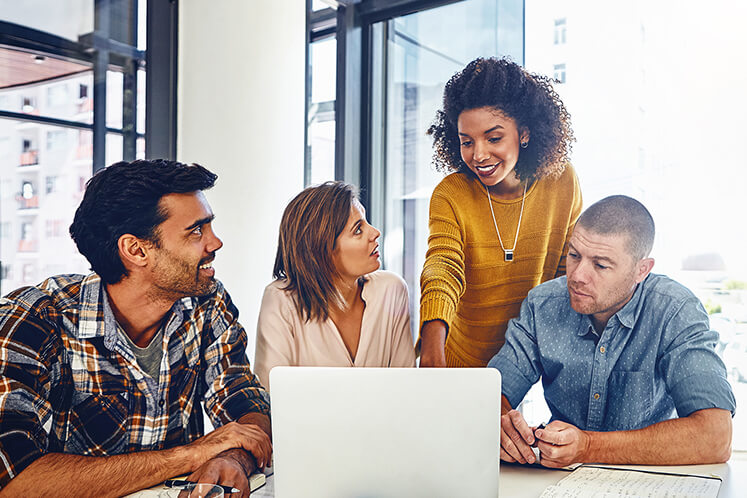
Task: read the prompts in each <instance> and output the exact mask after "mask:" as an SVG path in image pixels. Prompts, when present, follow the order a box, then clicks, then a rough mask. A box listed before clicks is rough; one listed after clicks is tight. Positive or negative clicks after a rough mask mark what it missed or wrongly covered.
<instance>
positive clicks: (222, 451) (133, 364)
mask: <svg viewBox="0 0 747 498" xmlns="http://www.w3.org/2000/svg"><path fill="white" fill-rule="evenodd" d="M216 178H217V176H216V175H215V174H213V173H211V172H210V171H208V170H207V169H205V168H203V167H202V166H198V165H189V166H188V165H185V164H181V163H177V162H170V161H134V162H132V163H126V162H121V163H117V164H114V165H112V166H110V167H109V168H107V169H105V170H103V171H101V172H99V173H98V174H96V175H95V176H94V177H93V178H92V179H91V180H90V181H89V182H88V186H87V188H86V192H85V195H84V197H83V201H82V202H81V204H80V206H79V207H78V210H77V211H76V213H75V219H74V221H73V224H72V225H71V226H70V234H71V235H72V237H73V239H74V240H75V243H76V244H77V246H78V249H79V250H80V252H81V253H82V254H83V255H84V256H85V257H86V258H87V259H88V261H89V262H90V264H91V268H92V269H93V271H94V273H91V274H89V275H88V276H83V275H60V276H56V277H51V278H49V279H47V280H45V281H44V282H42V283H41V284H39V285H38V286H36V287H25V288H22V289H18V290H16V291H14V292H12V293H11V294H9V295H7V296H5V297H4V298H2V299H0V375H1V377H0V488H2V491H4V492H5V494H8V495H11V496H27V495H34V496H36V495H41V496H53V495H57V494H59V493H60V492H62V493H64V494H66V495H68V494H69V495H73V494H86V495H88V494H92V495H99V494H105V495H112V496H115V495H116V496H119V495H123V494H127V493H129V492H132V491H136V490H138V489H142V488H146V487H149V486H152V485H154V484H157V483H159V482H161V481H163V480H165V479H167V478H170V477H172V476H176V475H180V474H185V473H186V474H190V476H189V479H190V480H195V481H200V482H213V483H220V484H224V485H228V486H233V487H236V488H239V489H240V490H242V492H243V494H244V495H248V494H249V484H248V476H249V474H250V473H251V472H252V471H253V470H255V469H256V468H262V466H264V465H265V464H267V463H268V462H269V461H270V457H271V452H272V446H271V443H270V438H269V435H270V420H269V411H270V407H269V403H268V396H267V394H266V392H265V391H264V390H263V389H262V387H261V386H260V384H259V382H258V381H257V378H256V377H255V376H254V374H253V373H252V371H251V369H250V367H249V361H248V360H247V357H246V353H245V349H246V341H247V338H246V333H245V332H244V329H243V327H242V326H241V325H240V324H239V322H238V311H237V310H236V307H235V306H234V305H233V303H232V302H231V299H230V297H229V295H228V293H227V292H226V290H225V289H224V288H223V286H222V284H221V283H220V282H219V281H217V280H216V279H215V277H214V275H215V270H214V269H213V268H212V262H213V259H214V258H215V252H216V251H217V250H218V249H220V248H221V246H222V245H223V243H222V242H221V240H220V239H219V238H218V237H217V236H216V235H215V233H214V232H213V229H212V226H211V222H212V220H213V217H214V216H213V213H212V211H211V209H210V206H209V205H208V203H207V200H206V199H205V196H204V194H203V192H202V191H203V190H206V189H208V188H210V187H212V186H213V184H214V183H215V180H216ZM201 403H204V405H205V411H206V412H207V414H208V416H209V417H210V420H211V421H212V423H213V425H214V426H216V427H217V429H216V430H215V431H213V432H211V433H209V434H207V435H203V432H204V431H203V422H202V420H203V418H202V411H201V406H200V404H201Z"/></svg>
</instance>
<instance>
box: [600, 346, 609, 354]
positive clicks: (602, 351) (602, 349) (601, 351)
mask: <svg viewBox="0 0 747 498" xmlns="http://www.w3.org/2000/svg"><path fill="white" fill-rule="evenodd" d="M605 351H607V350H606V349H604V346H602V347H601V348H599V352H600V353H602V354H604V352H605Z"/></svg>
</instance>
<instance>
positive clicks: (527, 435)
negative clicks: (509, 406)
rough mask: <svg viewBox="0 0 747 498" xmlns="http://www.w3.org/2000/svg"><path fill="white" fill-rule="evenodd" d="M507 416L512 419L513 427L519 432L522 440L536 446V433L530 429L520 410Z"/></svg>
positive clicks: (512, 411)
mask: <svg viewBox="0 0 747 498" xmlns="http://www.w3.org/2000/svg"><path fill="white" fill-rule="evenodd" d="M506 415H508V416H509V417H510V418H511V422H512V423H513V426H514V427H515V428H516V430H517V431H518V432H519V434H520V435H521V437H522V439H523V440H524V441H526V443H527V444H530V445H531V444H534V431H532V429H531V428H530V427H529V424H527V421H526V420H524V416H523V415H522V414H521V412H519V411H518V410H511V411H510V412H508V413H507V414H506Z"/></svg>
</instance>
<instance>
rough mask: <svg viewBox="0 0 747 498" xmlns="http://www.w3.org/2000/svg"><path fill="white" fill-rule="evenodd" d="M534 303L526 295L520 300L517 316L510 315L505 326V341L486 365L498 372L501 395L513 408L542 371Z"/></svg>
mask: <svg viewBox="0 0 747 498" xmlns="http://www.w3.org/2000/svg"><path fill="white" fill-rule="evenodd" d="M534 309H535V305H534V303H533V301H532V299H531V292H530V294H529V297H527V298H526V299H524V302H523V303H521V311H520V312H519V317H518V318H512V319H511V320H509V322H508V328H507V329H506V342H505V343H504V345H503V347H502V348H501V350H500V351H498V353H497V354H496V355H495V356H493V358H492V359H491V360H490V362H488V367H490V368H496V369H498V371H499V372H500V373H501V386H502V387H501V388H502V394H503V395H504V396H506V399H508V402H509V403H511V406H512V407H513V408H516V407H517V406H518V405H519V403H521V400H523V399H524V396H525V395H526V393H527V392H528V391H529V389H530V388H531V387H532V386H533V385H534V384H535V383H536V382H537V381H538V380H539V378H540V375H541V374H542V366H541V363H540V355H539V349H538V347H537V334H536V330H535V318H534V317H535V314H534Z"/></svg>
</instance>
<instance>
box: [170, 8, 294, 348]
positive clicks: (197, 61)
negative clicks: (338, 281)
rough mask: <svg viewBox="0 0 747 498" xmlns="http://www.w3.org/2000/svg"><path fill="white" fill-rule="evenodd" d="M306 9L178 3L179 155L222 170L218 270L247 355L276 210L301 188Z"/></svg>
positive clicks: (273, 242) (213, 200) (217, 195)
mask: <svg viewBox="0 0 747 498" xmlns="http://www.w3.org/2000/svg"><path fill="white" fill-rule="evenodd" d="M305 15H306V14H305V2H304V0H272V1H257V0H251V1H250V0H220V1H215V0H189V1H185V2H179V80H178V88H179V90H178V105H179V109H178V115H179V118H178V119H179V120H178V136H177V156H178V159H179V160H180V161H183V162H197V163H200V164H202V165H203V166H205V167H207V168H208V169H210V170H212V171H214V172H215V173H217V174H218V175H219V178H218V182H217V184H216V186H215V187H214V188H213V189H212V190H210V191H209V192H208V193H207V197H208V200H209V201H210V204H211V206H212V208H213V211H214V213H215V215H216V221H215V229H216V231H217V233H218V235H219V236H220V237H221V238H222V239H223V243H224V246H223V249H221V250H220V251H219V252H218V255H217V258H216V262H215V268H216V277H217V278H219V279H220V280H221V281H222V282H223V283H224V284H225V286H226V288H227V289H228V291H229V292H230V293H231V296H232V298H233V300H234V302H235V304H236V306H238V308H239V310H240V312H241V316H240V321H241V323H242V325H244V328H246V330H247V333H248V335H249V358H250V359H252V360H253V359H254V337H255V332H256V325H257V313H258V311H259V304H260V301H261V299H262V291H263V290H264V287H265V286H266V285H267V284H268V283H269V282H270V280H271V278H272V265H273V263H274V261H275V250H276V246H277V234H278V224H279V222H280V216H281V215H282V212H283V209H284V208H285V205H286V204H287V203H288V201H289V200H290V199H291V198H292V197H293V196H294V195H295V194H296V193H297V192H299V191H300V190H301V188H302V187H303V148H304V147H303V146H304V144H303V134H304V91H305V90H304V79H305V76H304V64H305V60H304V51H305V46H304V43H305Z"/></svg>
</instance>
